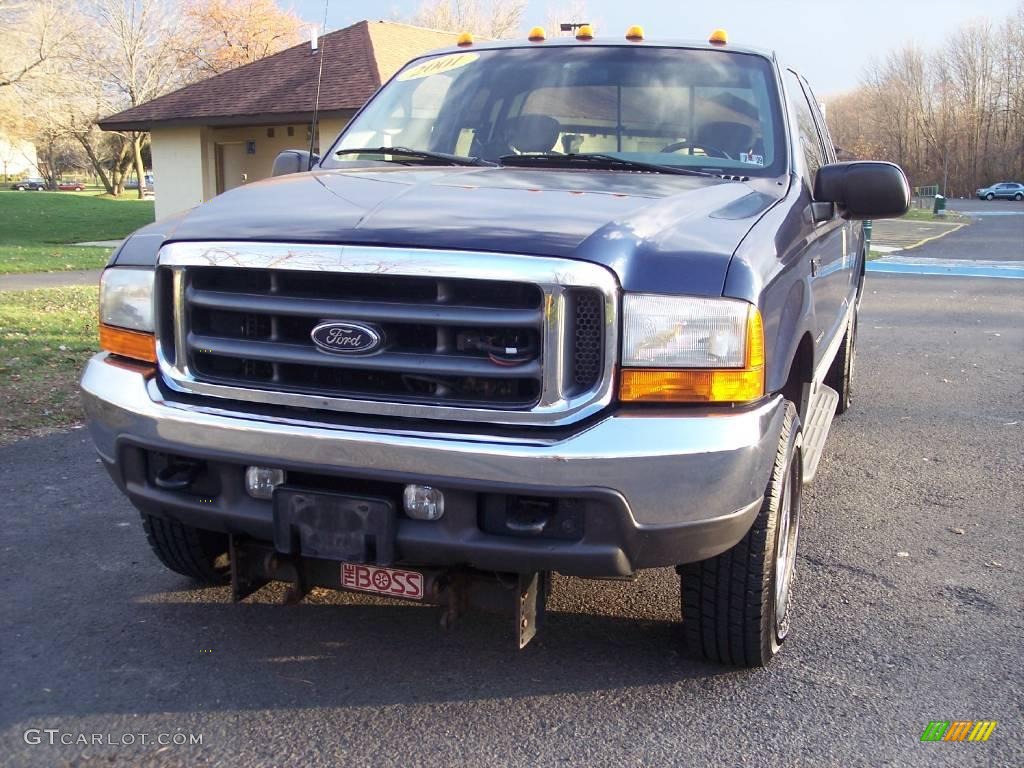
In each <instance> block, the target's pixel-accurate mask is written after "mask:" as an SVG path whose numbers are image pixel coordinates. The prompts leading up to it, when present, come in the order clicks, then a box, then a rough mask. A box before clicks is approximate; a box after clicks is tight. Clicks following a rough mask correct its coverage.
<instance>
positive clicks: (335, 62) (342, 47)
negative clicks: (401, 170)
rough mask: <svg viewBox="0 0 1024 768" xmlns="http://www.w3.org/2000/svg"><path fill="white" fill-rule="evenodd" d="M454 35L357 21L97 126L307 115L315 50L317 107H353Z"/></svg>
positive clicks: (217, 122)
mask: <svg viewBox="0 0 1024 768" xmlns="http://www.w3.org/2000/svg"><path fill="white" fill-rule="evenodd" d="M456 37H457V35H455V34H453V33H450V32H439V31H436V30H432V29H423V28H421V27H410V26H408V25H405V24H396V23H394V22H390V21H360V22H358V23H356V24H353V25H352V26H351V27H346V28H345V29H339V30H338V31H336V32H331V33H330V34H327V35H324V36H323V37H321V38H320V49H319V53H313V52H312V51H311V50H310V46H309V43H308V42H307V43H302V44H300V45H296V46H294V47H293V48H288V49H287V50H284V51H281V52H280V53H277V54H274V55H273V56H268V57H267V58H265V59H261V60H260V61H256V62H253V63H252V64H246V65H245V66H242V67H238V68H237V69H232V70H229V71H228V72H224V73H223V74H220V75H216V76H215V77H211V78H209V79H207V80H202V81H200V82H198V83H193V84H192V85H188V86H185V87H184V88H181V89H179V90H177V91H173V92H172V93H168V94H167V95H165V96H161V97H159V98H157V99H153V100H152V101H149V102H146V103H145V104H140V105H139V106H137V107H132V108H131V109H126V110H125V111H123V112H118V113H117V114H116V115H111V116H110V117H107V118H105V119H103V120H100V122H99V125H100V128H103V129H104V130H108V131H118V130H149V129H150V127H151V126H153V125H157V124H164V125H174V124H178V125H182V124H190V123H193V124H194V123H201V124H213V125H224V124H230V123H240V122H259V121H262V122H267V121H270V122H273V121H275V119H292V120H295V119H303V118H305V119H309V117H310V116H311V114H312V111H313V100H314V97H315V94H316V79H317V68H318V66H319V58H318V57H319V56H323V57H324V73H323V82H322V84H321V88H320V110H321V112H324V113H328V114H330V113H331V112H339V111H347V110H355V109H359V107H361V106H362V105H363V103H364V102H365V101H366V100H367V99H368V98H370V96H372V95H373V93H374V91H376V90H377V88H379V87H380V85H381V83H383V82H386V81H387V79H388V78H389V77H391V75H393V74H394V73H395V72H396V71H397V70H398V69H399V68H401V66H402V65H403V64H405V62H407V61H408V60H409V59H411V58H413V57H414V56H417V55H419V54H422V53H426V52H427V51H431V50H434V49H437V48H446V47H449V46H452V45H454V44H455V40H456Z"/></svg>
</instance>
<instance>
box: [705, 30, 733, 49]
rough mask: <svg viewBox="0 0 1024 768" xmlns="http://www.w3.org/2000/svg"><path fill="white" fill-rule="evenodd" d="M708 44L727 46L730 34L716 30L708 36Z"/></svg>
mask: <svg viewBox="0 0 1024 768" xmlns="http://www.w3.org/2000/svg"><path fill="white" fill-rule="evenodd" d="M708 42H709V43H711V44H712V45H725V44H726V43H728V42H729V33H728V32H726V31H725V30H724V29H716V30H714V31H713V32H712V33H711V34H710V35H709V36H708Z"/></svg>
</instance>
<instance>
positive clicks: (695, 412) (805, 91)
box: [82, 28, 909, 666]
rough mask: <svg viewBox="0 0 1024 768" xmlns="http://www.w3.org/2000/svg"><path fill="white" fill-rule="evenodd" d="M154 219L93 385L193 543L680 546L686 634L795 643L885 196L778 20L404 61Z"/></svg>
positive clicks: (233, 575) (171, 558)
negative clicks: (818, 488) (249, 169)
mask: <svg viewBox="0 0 1024 768" xmlns="http://www.w3.org/2000/svg"><path fill="white" fill-rule="evenodd" d="M274 173H275V177H274V178H271V179H267V180H265V181H261V182H258V183H252V184H247V185H245V186H244V187H241V188H238V189H235V190H232V191H230V192H228V193H227V194H224V195H221V196H219V197H217V198H215V199H213V200H211V201H210V202H207V203H205V204H203V205H201V206H199V207H197V208H195V209H193V210H191V211H188V212H186V213H184V214H181V215H178V216H175V217H172V218H169V219H166V220H163V221H160V222H157V223H155V224H153V225H150V226H148V227H145V228H143V229H141V230H139V231H138V232H137V233H135V234H134V235H132V236H130V237H128V238H127V239H126V240H125V241H124V243H123V244H122V245H121V247H120V248H119V249H118V250H117V252H116V253H115V254H114V255H113V257H112V258H111V261H110V264H109V266H108V268H107V269H106V270H105V272H104V275H103V279H102V288H101V298H100V303H101V307H100V313H101V321H102V322H101V329H100V330H101V345H102V347H103V350H104V351H103V352H101V353H100V354H97V355H96V356H95V357H94V358H93V359H92V360H91V361H90V362H89V363H88V365H87V368H86V370H85V372H84V376H83V378H82V393H83V399H84V403H85V408H86V410H87V413H88V417H89V424H90V430H91V433H92V437H93V439H94V440H95V443H96V447H97V449H98V451H99V456H100V458H101V460H102V463H103V464H104V465H105V466H106V469H107V470H108V471H109V473H110V475H111V476H112V477H113V479H114V481H115V482H116V483H117V485H118V486H119V487H120V488H121V489H122V490H123V491H124V493H125V494H127V496H128V497H129V498H130V499H131V501H132V502H133V503H134V504H135V506H136V507H137V508H138V509H139V510H140V512H141V514H142V521H143V526H144V528H145V532H146V534H147V537H148V539H149V544H150V545H151V546H152V548H153V550H154V551H155V553H156V555H157V556H158V557H159V558H160V560H161V561H162V562H163V563H164V564H165V565H166V566H167V567H168V568H170V569H172V570H174V571H177V572H178V573H181V574H185V575H187V576H189V577H193V578H196V579H201V580H205V581H213V582H221V581H224V582H227V581H230V583H231V586H232V594H233V596H234V598H235V599H236V600H240V599H243V598H244V597H245V596H247V595H248V594H250V593H252V592H253V591H254V590H256V589H258V588H260V587H261V586H262V585H263V584H265V583H267V582H268V581H271V580H280V581H287V582H289V583H290V584H291V587H290V589H289V590H288V592H287V595H288V598H287V599H289V600H299V599H301V598H302V597H303V595H305V594H306V592H307V591H308V590H309V588H310V587H312V586H324V587H332V588H337V589H352V590H361V591H366V592H372V593H377V594H383V595H387V596H391V597H397V598H403V599H407V600H415V601H422V602H427V603H431V604H436V605H439V606H441V607H442V611H441V617H442V622H444V623H450V622H451V621H452V620H454V619H455V618H456V617H457V616H458V615H459V614H460V613H462V612H463V611H464V610H465V609H466V608H473V607H478V608H482V609H493V610H507V611H508V612H509V613H511V614H512V615H514V616H515V624H514V633H515V638H516V640H517V642H518V644H519V646H520V647H522V646H524V645H525V644H526V643H527V642H529V640H530V639H531V638H532V637H533V636H534V633H535V632H536V631H537V626H538V623H539V622H540V620H541V619H542V617H543V614H544V605H545V598H546V596H547V593H548V590H549V588H550V574H551V573H552V572H559V573H561V574H565V575H570V576H578V577H584V578H598V579H608V578H613V579H629V578H632V577H633V576H634V575H635V574H636V573H637V572H638V571H640V570H642V569H646V568H663V567H673V568H675V569H676V570H677V571H678V573H679V576H680V602H681V613H682V620H683V629H684V631H682V632H681V633H680V643H681V644H685V645H686V646H687V647H688V648H689V649H691V650H692V651H693V652H695V653H697V654H702V655H703V656H705V657H707V658H709V659H713V660H715V661H719V662H722V663H727V664H734V665H741V666H760V665H764V664H767V663H768V662H769V661H770V660H771V659H772V657H773V656H774V655H775V654H776V653H777V652H778V650H779V648H780V646H781V645H782V643H783V641H784V640H785V638H786V636H787V633H788V632H789V627H790V618H791V615H792V614H793V608H792V604H793V591H792V585H793V571H794V565H795V562H796V548H797V541H798V533H799V525H800V508H801V489H802V488H803V486H804V485H805V484H806V483H809V482H810V481H811V480H812V478H813V477H814V474H815V471H816V469H817V467H818V463H819V460H820V458H821V455H822V451H823V449H824V446H825V441H826V436H827V434H828V431H829V426H830V424H831V423H832V420H833V418H834V416H835V415H836V414H841V413H843V412H845V411H846V410H847V409H848V408H849V407H850V404H851V396H852V385H853V374H854V353H855V349H856V341H857V312H858V307H859V305H860V300H861V296H862V293H863V286H864V262H865V257H866V243H865V237H864V230H863V226H862V221H863V220H865V219H870V218H882V217H887V216H899V215H902V214H903V213H904V212H905V211H906V210H907V207H908V201H909V187H908V184H907V179H906V177H905V176H904V174H903V172H902V170H901V169H900V168H899V167H897V166H895V165H892V164H890V163H885V162H866V161H857V162H837V161H836V155H835V150H834V148H833V146H832V142H831V140H830V139H829V133H828V129H827V128H826V125H825V121H824V120H823V118H822V114H821V111H820V109H819V106H818V102H817V100H816V99H815V98H814V95H813V93H812V91H811V89H810V86H809V85H808V83H807V81H806V80H805V79H804V78H803V77H802V76H801V75H800V74H798V73H797V72H795V71H793V70H792V69H789V68H788V67H787V66H785V65H784V64H782V63H781V62H780V60H779V59H778V58H777V57H776V55H775V54H774V53H771V52H768V51H761V50H755V49H750V48H743V47H739V46H735V45H732V44H730V43H729V42H728V41H727V39H726V36H725V35H724V34H722V33H721V32H716V33H715V34H714V35H712V37H711V39H710V40H709V41H708V42H705V43H690V42H666V41H648V40H644V39H643V33H642V31H641V30H638V29H636V28H633V29H631V30H630V31H629V33H628V35H627V36H626V37H625V38H621V39H606V40H602V39H595V38H594V36H593V33H592V31H591V30H590V29H588V28H583V29H580V30H579V34H578V36H577V38H576V39H550V40H549V39H545V35H544V33H543V31H542V30H536V29H535V30H534V31H533V32H531V34H530V37H529V39H528V40H523V41H521V42H508V41H504V42H487V43H483V44H479V43H474V42H473V41H472V39H471V38H470V37H468V36H466V37H464V38H463V39H462V40H460V45H459V46H457V47H453V48H451V49H449V50H445V51H440V52H438V53H434V54H430V55H426V56H423V57H420V58H418V59H415V60H414V61H412V62H410V63H409V64H408V65H406V66H405V67H404V68H403V69H402V70H401V71H399V72H398V74H397V75H396V76H395V77H393V78H392V79H391V81H390V82H388V83H387V84H386V85H385V86H383V87H382V88H381V89H380V91H379V92H378V93H377V94H376V95H375V96H374V97H373V98H372V99H371V100H370V101H369V102H368V103H367V104H366V105H365V106H364V107H363V108H362V110H361V111H360V112H359V113H358V114H356V116H355V117H354V118H353V119H352V121H351V122H350V123H349V125H348V126H347V127H346V128H345V129H344V131H343V132H342V133H341V135H340V136H338V138H337V139H336V141H335V142H334V144H333V145H332V146H330V147H328V148H326V151H324V152H322V154H321V155H320V156H315V155H311V154H310V153H309V152H304V151H301V150H295V151H289V152H285V153H283V154H282V155H280V156H279V157H278V158H277V161H276V163H275V171H274Z"/></svg>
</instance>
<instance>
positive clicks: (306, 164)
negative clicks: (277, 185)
mask: <svg viewBox="0 0 1024 768" xmlns="http://www.w3.org/2000/svg"><path fill="white" fill-rule="evenodd" d="M318 162H320V156H319V155H310V154H309V152H306V151H304V150H301V149H286V150H285V151H284V152H281V153H280V154H279V155H278V156H277V157H275V158H274V170H273V171H271V176H286V175H288V174H289V173H305V172H306V171H308V170H309V169H310V168H311V167H312V166H313V165H315V164H316V163H318Z"/></svg>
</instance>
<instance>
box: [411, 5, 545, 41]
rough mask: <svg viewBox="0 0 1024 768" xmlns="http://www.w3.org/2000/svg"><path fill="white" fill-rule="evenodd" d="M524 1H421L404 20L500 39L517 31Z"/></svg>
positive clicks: (524, 9)
mask: <svg viewBox="0 0 1024 768" xmlns="http://www.w3.org/2000/svg"><path fill="white" fill-rule="evenodd" d="M525 11H526V0H423V4H422V5H420V7H419V9H418V10H417V11H416V12H415V13H414V14H413V15H412V16H411V17H410V18H408V19H407V21H408V22H409V23H410V24H416V25H417V26H421V27H429V28H430V29H443V30H446V31H449V32H472V33H473V34H475V35H480V36H481V37H491V38H502V37H511V36H512V35H514V34H516V33H518V31H519V27H520V26H521V22H522V19H523V13H524V12H525Z"/></svg>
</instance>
